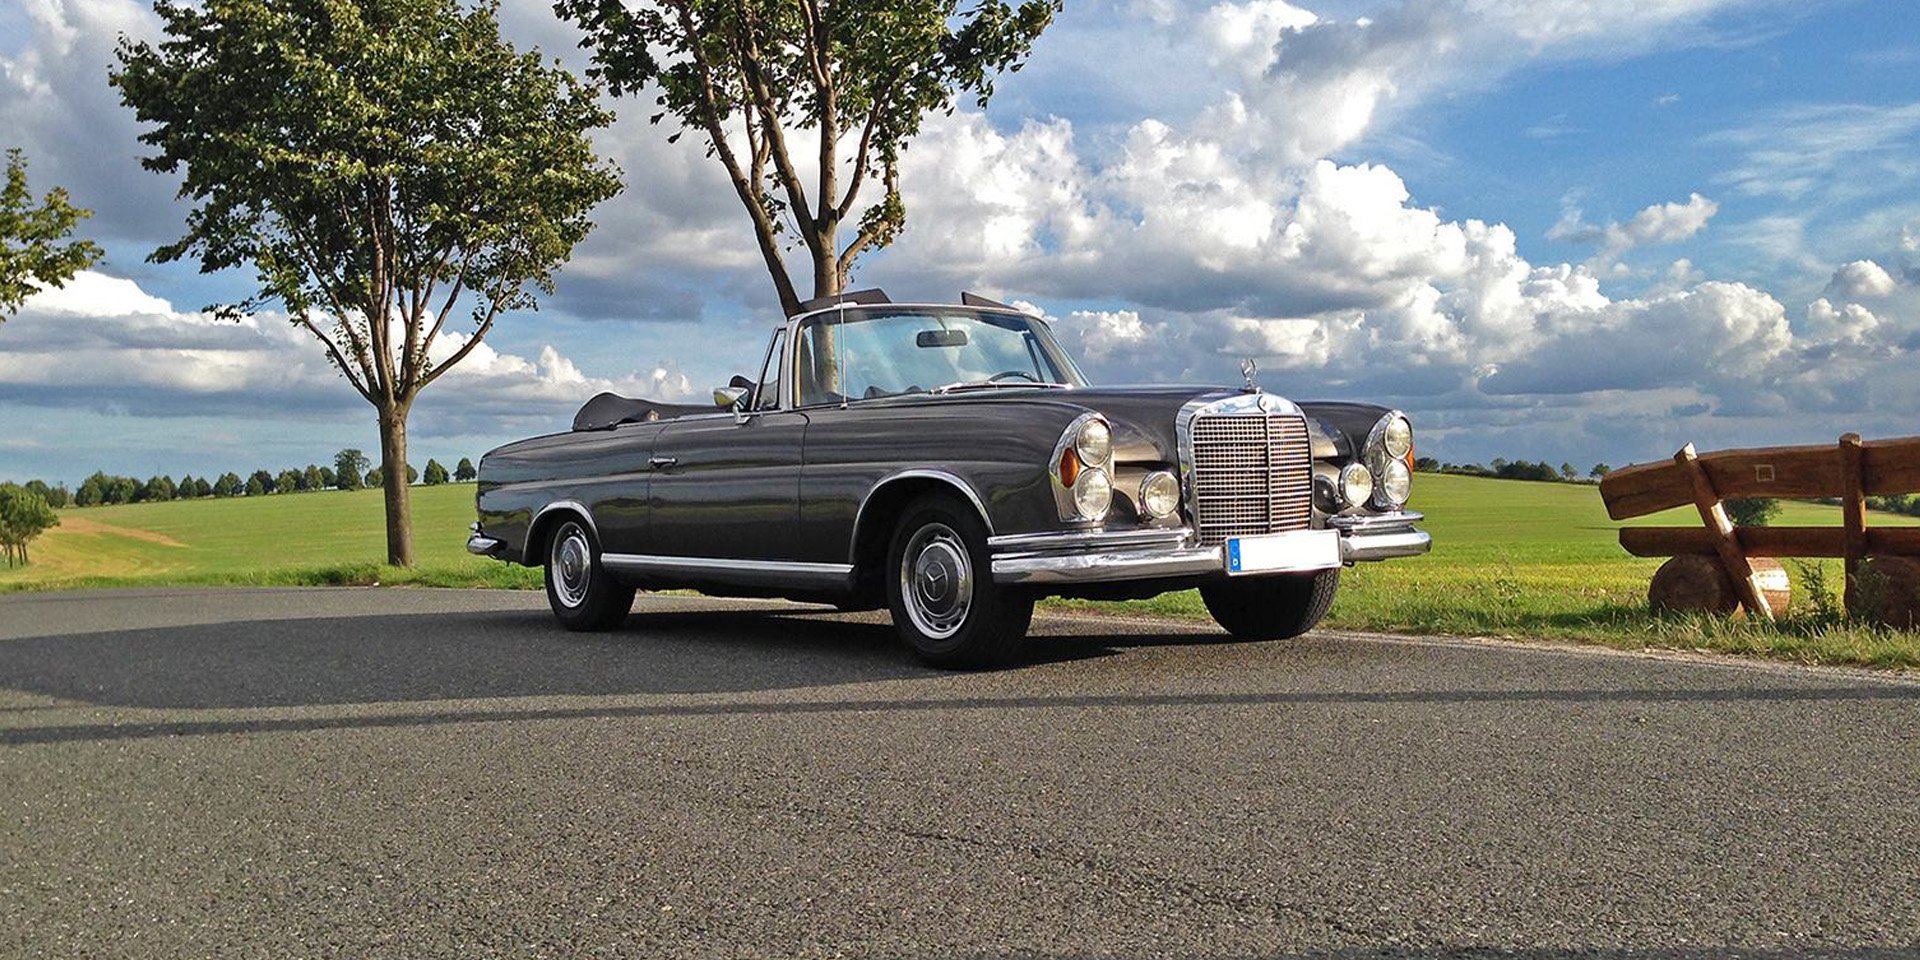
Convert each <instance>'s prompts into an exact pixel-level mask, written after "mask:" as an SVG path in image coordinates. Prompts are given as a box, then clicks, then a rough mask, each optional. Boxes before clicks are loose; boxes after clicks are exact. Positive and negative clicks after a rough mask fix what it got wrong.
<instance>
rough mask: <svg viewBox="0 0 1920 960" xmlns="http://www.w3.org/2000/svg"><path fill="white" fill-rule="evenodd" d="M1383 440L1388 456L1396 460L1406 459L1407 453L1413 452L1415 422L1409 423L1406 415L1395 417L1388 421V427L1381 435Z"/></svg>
mask: <svg viewBox="0 0 1920 960" xmlns="http://www.w3.org/2000/svg"><path fill="white" fill-rule="evenodd" d="M1381 440H1382V442H1384V443H1385V444H1386V447H1387V456H1389V457H1392V458H1394V459H1395V460H1402V459H1405V458H1406V456H1407V454H1409V453H1412V452H1413V424H1411V423H1408V422H1407V418H1406V417H1394V418H1393V419H1392V420H1389V421H1387V429H1386V431H1385V433H1383V434H1382V435H1381Z"/></svg>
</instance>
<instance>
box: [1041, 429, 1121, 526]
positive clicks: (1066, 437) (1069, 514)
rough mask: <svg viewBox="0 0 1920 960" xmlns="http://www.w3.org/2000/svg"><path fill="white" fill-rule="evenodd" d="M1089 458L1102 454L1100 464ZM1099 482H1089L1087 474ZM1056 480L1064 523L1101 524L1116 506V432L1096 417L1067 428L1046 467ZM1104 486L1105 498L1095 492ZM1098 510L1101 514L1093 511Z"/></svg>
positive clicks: (1056, 500)
mask: <svg viewBox="0 0 1920 960" xmlns="http://www.w3.org/2000/svg"><path fill="white" fill-rule="evenodd" d="M1090 454H1100V458H1099V459H1098V460H1092V459H1089V455H1090ZM1093 472H1098V473H1099V474H1100V476H1099V478H1097V479H1094V480H1088V479H1087V474H1089V473H1093ZM1047 474H1048V475H1049V476H1050V477H1052V478H1053V501H1054V506H1055V507H1056V508H1058V510H1059V513H1060V519H1061V521H1062V522H1065V523H1077V524H1086V523H1099V522H1100V521H1102V520H1105V519H1106V516H1107V513H1108V512H1109V511H1110V510H1111V509H1112V506H1113V428H1112V427H1111V426H1110V425H1109V424H1108V423H1107V420H1106V418H1105V417H1103V416H1101V415H1099V414H1097V413H1092V412H1088V413H1083V414H1081V415H1079V416H1077V417H1075V418H1074V419H1073V422H1072V423H1069V424H1067V428H1066V429H1065V430H1062V431H1061V432H1060V439H1059V441H1058V442H1056V443H1055V444H1054V445H1053V459H1052V460H1051V461H1050V462H1049V463H1048V464H1047ZM1096 486H1104V487H1105V488H1106V493H1105V494H1104V496H1102V495H1100V494H1098V493H1097V492H1096V489H1095V488H1096ZM1096 506H1097V507H1098V508H1099V509H1098V510H1095V509H1093V508H1094V507H1096Z"/></svg>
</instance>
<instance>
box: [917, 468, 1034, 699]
mask: <svg viewBox="0 0 1920 960" xmlns="http://www.w3.org/2000/svg"><path fill="white" fill-rule="evenodd" d="M887 571H888V576H887V606H888V607H889V609H890V610H891V612H892V613H893V626H894V629H895V630H896V631H898V632H899V634H900V639H902V640H904V641H905V642H906V644H907V646H909V647H911V648H913V652H914V653H916V654H918V655H919V656H920V659H921V660H924V661H926V662H927V663H928V664H931V665H933V666H936V667H946V668H950V669H980V668H983V667H992V666H996V665H999V664H1002V663H1005V662H1006V661H1007V660H1009V659H1011V658H1012V656H1013V654H1014V652H1015V651H1016V650H1018V649H1019V647H1020V642H1021V641H1022V640H1024V639H1026V635H1027V626H1028V624H1029V623H1030V622H1032V620H1033V596H1032V595H1031V594H1029V593H1027V592H1025V591H1022V590H1017V589H1013V588H1009V587H1003V586H1001V585H999V584H996V583H994V582H993V565H992V561H991V559H990V556H989V554H988V553H987V531H986V526H985V524H982V523H981V522H980V518H979V516H978V515H977V514H975V513H974V512H973V510H972V509H971V508H969V507H968V506H967V505H966V504H963V503H961V502H960V501H959V500H957V499H955V498H953V497H948V496H941V495H934V496H928V497H923V498H921V499H920V500H918V501H915V502H914V504H913V505H912V506H910V507H908V508H907V512H906V513H905V514H904V515H903V516H902V517H901V518H900V524H899V526H898V527H896V528H895V529H894V533H893V541H892V543H891V545H890V546H889V548H888V550H887Z"/></svg>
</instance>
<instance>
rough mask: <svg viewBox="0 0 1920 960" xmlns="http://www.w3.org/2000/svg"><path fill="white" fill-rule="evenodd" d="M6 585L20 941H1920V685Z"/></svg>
mask: <svg viewBox="0 0 1920 960" xmlns="http://www.w3.org/2000/svg"><path fill="white" fill-rule="evenodd" d="M543 604H544V600H543V598H541V597H539V596H538V595H532V594H518V593H496V592H463V591H427V590H165V591H126V592H106V593H62V594H43V595H21V594H15V595H10V596H0V956H6V957H61V958H64V957H82V956H86V957H120V956H129V957H134V956H138V957H214V956H219V957H272V958H285V957H304V956H338V957H375V956H378V957H431V956H447V957H455V956H457V957H491V956H502V957H535V956H552V957H594V956H610V957H611V956H619V957H656V956H697V957H759V956H766V957H786V956H808V957H811V956H823V957H824V956H850V957H878V956H898V957H923V958H932V957H1016V956H1018V957H1025V956H1036V957H1066V956H1133V957H1153V958H1160V957H1179V956H1220V957H1253V956H1284V957H1292V956H1303V957H1304V956H1327V955H1332V956H1339V957H1362V956H1375V955H1386V956H1410V957H1439V956H1456V955H1466V956H1480V955H1485V956H1522V957H1532V958H1554V960H1559V958H1572V957H1585V956H1634V957H1662V958H1668V957H1671V958H1703V960H1704V958H1709V957H1729V956H1748V957H1797V956H1828V957H1848V958H1861V957H1881V956H1887V957H1892V956H1915V955H1920V946H1916V945H1917V944H1920V684H1915V683H1913V682H1911V681H1901V680H1898V679H1893V678H1887V677H1879V676H1873V675H1869V674H1865V673H1859V672H1843V671H1825V672H1819V671H1810V670H1802V669H1796V668H1791V667H1778V666H1766V665H1752V664H1742V663H1737V662H1730V661H1708V660H1703V659H1688V658H1673V657H1664V658H1654V657H1643V656H1632V655H1622V654H1613V653H1604V652H1592V651H1581V650H1569V649H1562V648H1554V647H1544V646H1518V645H1496V644H1474V643H1446V642H1416V641H1405V640H1396V639H1389V638H1381V637H1368V636H1354V635H1316V636H1313V637H1310V638H1307V639H1305V640H1301V641H1295V642H1291V643H1264V644H1234V643H1225V642H1221V641H1222V640H1223V639H1224V638H1223V637H1222V636H1221V635H1220V634H1218V633H1216V632H1214V631H1212V630H1211V629H1209V628H1205V627H1203V626H1198V625H1195V626H1186V625H1179V624H1164V623H1147V624H1134V623H1118V622H1114V621H1108V620H1096V619H1083V618H1055V617H1041V618H1039V619H1038V620H1037V621H1036V622H1035V629H1034V632H1035V634H1036V636H1037V638H1038V639H1037V641H1036V642H1035V643H1034V644H1033V656H1032V662H1030V663H1027V664H1024V665H1022V666H1020V667H1018V668H1016V669H1011V670H1005V671H1001V672H996V673H989V674H970V675H969V674H943V673H937V672H933V671H929V670H926V669H923V668H921V667H919V666H917V665H915V664H914V663H913V662H912V661H911V660H909V659H908V658H907V657H906V656H905V655H904V654H903V653H902V652H901V651H900V650H899V649H898V648H897V647H896V646H894V644H893V641H892V635H891V633H890V630H889V629H888V628H887V627H885V626H884V625H883V624H882V623H881V621H880V620H879V619H878V618H877V617H874V616H872V615H866V616H851V615H838V614H819V613H816V612H810V610H809V608H798V607H787V606H782V605H775V604H758V603H753V604H727V603H721V602H718V601H708V600H699V599H687V598H643V599H642V600H641V601H640V604H639V606H638V607H637V608H636V614H635V616H634V617H633V618H632V619H631V620H630V621H629V623H628V626H627V627H626V629H625V630H623V631H622V632H619V633H615V634H611V635H604V636H576V635H568V634H565V633H562V632H560V631H559V630H558V629H556V628H554V627H553V626H552V625H551V624H550V623H549V620H548V616H547V614H546V612H545V609H544V606H543Z"/></svg>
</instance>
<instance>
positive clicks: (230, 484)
mask: <svg viewBox="0 0 1920 960" xmlns="http://www.w3.org/2000/svg"><path fill="white" fill-rule="evenodd" d="M244 489H246V488H245V487H244V486H242V485H241V483H240V475H239V474H237V473H233V472H231V471H229V472H227V473H223V474H221V475H220V479H218V480H215V481H214V482H213V495H214V496H216V497H237V496H239V495H240V493H241V491H243V490H244Z"/></svg>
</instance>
